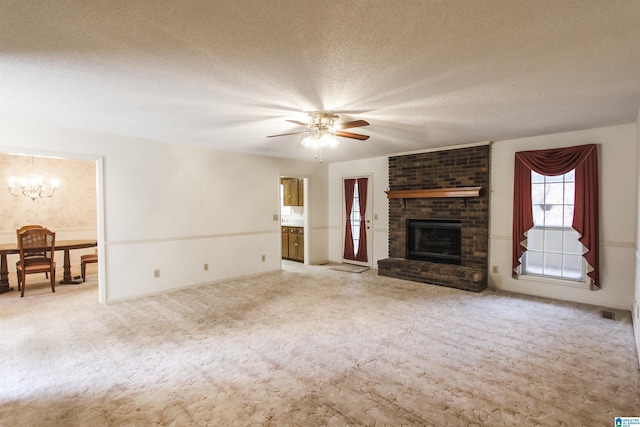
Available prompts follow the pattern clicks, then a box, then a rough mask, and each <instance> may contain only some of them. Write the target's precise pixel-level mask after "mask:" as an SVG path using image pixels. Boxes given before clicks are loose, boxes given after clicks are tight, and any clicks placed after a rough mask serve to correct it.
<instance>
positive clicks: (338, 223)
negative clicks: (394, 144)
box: [328, 157, 389, 269]
mask: <svg viewBox="0 0 640 427" xmlns="http://www.w3.org/2000/svg"><path fill="white" fill-rule="evenodd" d="M363 175H371V181H372V184H370V185H371V192H370V194H371V201H372V204H371V206H372V215H371V224H372V231H373V232H372V239H373V242H372V257H371V263H372V265H371V267H372V268H376V269H377V268H378V260H380V259H384V258H388V257H389V202H388V200H387V195H386V194H385V193H384V192H385V190H387V189H388V188H389V162H388V158H387V157H376V158H371V159H364V160H356V161H351V162H341V163H332V164H330V165H329V185H328V188H329V195H328V201H329V203H328V205H329V259H330V260H331V261H332V262H342V254H343V248H344V247H343V244H344V242H343V228H344V224H343V216H344V195H343V179H344V178H350V177H357V176H363Z"/></svg>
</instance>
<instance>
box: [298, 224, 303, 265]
mask: <svg viewBox="0 0 640 427" xmlns="http://www.w3.org/2000/svg"><path fill="white" fill-rule="evenodd" d="M297 248H298V252H297V253H296V259H297V260H298V261H300V262H304V228H300V229H298V246H297Z"/></svg>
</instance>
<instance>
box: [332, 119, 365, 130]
mask: <svg viewBox="0 0 640 427" xmlns="http://www.w3.org/2000/svg"><path fill="white" fill-rule="evenodd" d="M335 126H336V129H349V128H359V127H360V126H369V122H367V121H364V120H354V121H352V122H346V123H338V124H337V125H335Z"/></svg>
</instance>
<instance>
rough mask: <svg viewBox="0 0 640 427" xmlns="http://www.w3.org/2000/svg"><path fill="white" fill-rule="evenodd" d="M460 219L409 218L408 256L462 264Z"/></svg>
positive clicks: (415, 258)
mask: <svg viewBox="0 0 640 427" xmlns="http://www.w3.org/2000/svg"><path fill="white" fill-rule="evenodd" d="M461 246H462V243H461V225H460V221H442V220H424V219H409V220H407V258H408V259H414V260H422V261H431V262H440V263H446V264H461V261H462V257H461V254H462V253H461Z"/></svg>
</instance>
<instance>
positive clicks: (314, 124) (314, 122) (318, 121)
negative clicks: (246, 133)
mask: <svg viewBox="0 0 640 427" xmlns="http://www.w3.org/2000/svg"><path fill="white" fill-rule="evenodd" d="M339 117H340V116H338V115H337V114H334V113H332V112H329V111H315V112H312V113H309V120H308V121H307V123H303V122H300V121H298V120H287V121H288V122H290V123H295V124H297V125H300V126H305V127H306V128H307V130H303V131H300V132H290V133H282V134H279V135H269V136H267V138H273V137H276V136H285V135H297V134H301V133H309V134H310V135H309V137H310V138H314V139H317V140H320V139H321V138H322V137H323V136H325V135H327V134H328V135H331V136H341V137H343V138H351V139H358V140H360V141H365V140H367V139H369V135H360V134H358V133H352V132H343V131H342V129H350V128H357V127H361V126H368V125H369V122H366V121H364V120H354V121H352V122H345V123H336V120H337V119H338V118H339ZM305 139H306V138H305Z"/></svg>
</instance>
